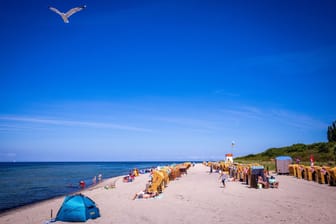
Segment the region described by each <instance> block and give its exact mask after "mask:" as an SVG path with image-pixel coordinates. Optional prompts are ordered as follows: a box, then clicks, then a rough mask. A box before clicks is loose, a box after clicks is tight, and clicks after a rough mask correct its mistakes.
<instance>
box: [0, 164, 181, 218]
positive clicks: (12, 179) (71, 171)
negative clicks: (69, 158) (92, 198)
mask: <svg viewBox="0 0 336 224" xmlns="http://www.w3.org/2000/svg"><path fill="white" fill-rule="evenodd" d="M174 163H181V162H173V161H170V162H12V163H10V162H8V163H5V162H1V163H0V213H2V212H4V211H6V210H9V209H12V208H16V207H19V206H23V205H28V204H32V203H34V202H38V201H43V200H46V199H50V198H54V197H58V196H62V195H68V194H72V193H75V192H77V191H79V190H80V188H79V181H81V180H84V181H85V183H86V186H87V187H90V185H92V184H93V183H92V179H93V177H94V176H98V175H99V174H102V177H103V180H104V179H107V178H111V177H116V176H121V175H126V174H128V173H129V172H130V170H132V169H133V168H138V169H140V170H141V169H147V168H153V167H157V166H164V165H172V164H174Z"/></svg>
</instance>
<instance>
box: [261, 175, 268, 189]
mask: <svg viewBox="0 0 336 224" xmlns="http://www.w3.org/2000/svg"><path fill="white" fill-rule="evenodd" d="M258 184H261V185H262V186H263V188H268V187H269V184H268V182H267V181H264V180H263V178H262V176H258Z"/></svg>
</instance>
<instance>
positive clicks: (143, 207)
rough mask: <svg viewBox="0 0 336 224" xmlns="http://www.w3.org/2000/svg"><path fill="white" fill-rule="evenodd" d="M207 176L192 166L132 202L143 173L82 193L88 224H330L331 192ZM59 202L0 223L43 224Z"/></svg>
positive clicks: (333, 216) (287, 179)
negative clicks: (89, 202) (90, 204)
mask: <svg viewBox="0 0 336 224" xmlns="http://www.w3.org/2000/svg"><path fill="white" fill-rule="evenodd" d="M208 171H209V169H208V167H206V166H204V165H202V164H196V166H194V167H191V168H190V169H189V170H188V175H183V176H182V177H181V178H179V179H178V180H175V181H171V182H170V183H169V185H168V187H167V188H166V189H165V190H164V192H163V193H162V194H161V195H160V196H159V197H158V198H154V199H137V200H132V198H133V196H134V194H135V193H137V192H139V191H141V190H144V188H145V185H146V182H147V180H148V179H149V175H148V174H142V175H140V176H139V177H136V178H135V180H134V181H133V182H130V183H124V182H122V179H121V178H120V177H117V178H112V179H109V180H106V181H104V182H103V183H101V184H99V185H97V186H95V187H93V188H90V189H86V190H84V191H83V192H82V193H83V194H84V195H86V196H88V197H90V198H91V199H93V200H94V201H95V202H96V204H97V206H98V208H99V209H100V213H101V217H100V218H98V219H95V220H88V221H87V223H102V224H110V223H161V224H162V223H193V224H194V223H273V224H275V223H305V224H309V223H314V224H315V223H324V224H328V223H330V224H331V223H335V220H336V213H335V212H334V206H335V203H336V188H335V187H330V186H328V185H321V184H318V183H315V182H309V181H306V180H298V179H296V178H294V177H292V176H277V179H278V180H279V181H280V187H279V189H273V188H271V189H252V188H249V187H248V186H247V185H245V184H243V183H241V182H228V183H227V185H226V188H222V187H221V184H220V182H219V181H218V177H219V175H218V173H212V174H209V172H208ZM111 183H116V188H112V189H105V188H104V186H105V185H108V184H111ZM63 199H64V198H63V197H61V198H56V199H52V200H48V201H44V202H41V203H36V204H33V205H30V206H25V207H21V208H19V209H15V210H11V211H9V212H6V213H3V214H1V215H0V223H2V224H7V223H8V224H9V223H10V224H13V223H25V224H33V223H34V224H36V223H45V222H46V221H47V220H48V219H50V213H51V209H52V210H53V216H54V217H55V215H56V213H57V211H58V209H59V208H60V206H61V204H62V202H63ZM57 223H62V222H57Z"/></svg>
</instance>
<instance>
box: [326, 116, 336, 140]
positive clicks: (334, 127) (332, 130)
mask: <svg viewBox="0 0 336 224" xmlns="http://www.w3.org/2000/svg"><path fill="white" fill-rule="evenodd" d="M327 136H328V141H329V142H336V121H334V122H333V123H332V124H331V125H330V126H328V131H327Z"/></svg>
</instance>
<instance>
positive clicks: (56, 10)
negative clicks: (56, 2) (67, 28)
mask: <svg viewBox="0 0 336 224" xmlns="http://www.w3.org/2000/svg"><path fill="white" fill-rule="evenodd" d="M49 9H50V10H51V11H53V12H56V13H57V14H58V15H60V16H62V14H63V13H61V12H60V11H58V9H56V8H54V7H51V6H49Z"/></svg>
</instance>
